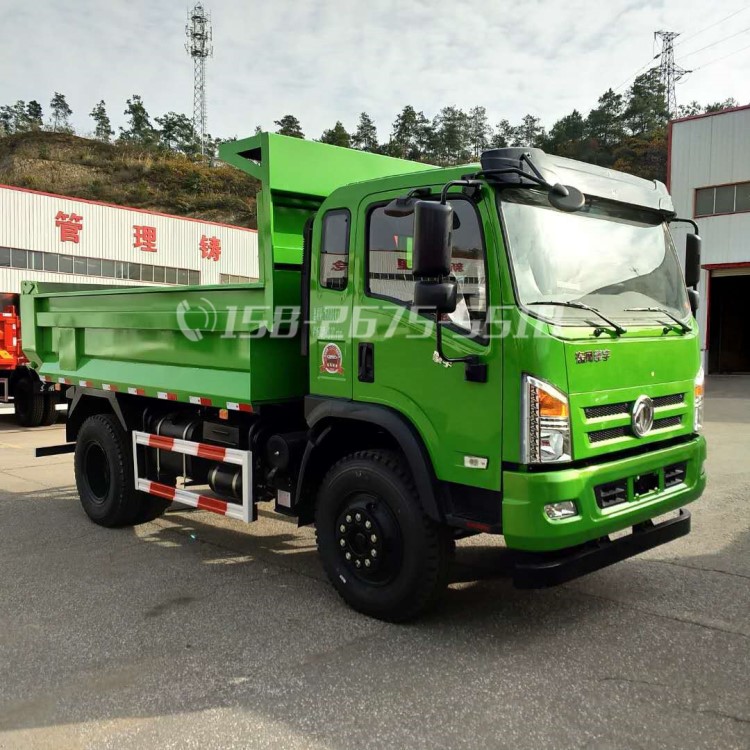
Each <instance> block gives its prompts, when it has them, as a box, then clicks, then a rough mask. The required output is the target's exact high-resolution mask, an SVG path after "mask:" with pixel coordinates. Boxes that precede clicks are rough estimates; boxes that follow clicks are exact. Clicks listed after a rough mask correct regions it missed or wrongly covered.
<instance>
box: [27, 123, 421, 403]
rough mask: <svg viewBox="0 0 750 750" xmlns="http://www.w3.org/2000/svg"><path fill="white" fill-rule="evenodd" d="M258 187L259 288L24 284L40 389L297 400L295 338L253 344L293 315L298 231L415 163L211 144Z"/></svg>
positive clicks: (284, 145) (306, 147)
mask: <svg viewBox="0 0 750 750" xmlns="http://www.w3.org/2000/svg"><path fill="white" fill-rule="evenodd" d="M220 155H221V157H222V159H223V160H224V161H226V162H228V163H230V164H233V165H234V166H236V167H238V168H240V169H243V170H244V171H247V172H249V173H250V174H251V175H253V176H254V177H256V178H257V179H259V180H260V181H261V185H262V188H261V190H260V192H259V193H258V196H257V206H258V230H259V234H258V244H259V252H260V258H259V260H260V264H259V265H260V269H261V272H260V279H259V280H258V281H257V282H253V283H248V284H238V285H230V286H196V287H179V286H177V287H168V288H165V287H111V286H110V287H104V286H93V285H92V286H75V285H69V284H44V283H37V282H24V285H23V290H22V292H23V293H22V295H21V320H22V327H23V348H24V352H25V353H26V356H27V357H28V358H29V360H30V361H31V363H32V366H33V367H35V368H37V370H38V372H39V374H40V375H41V376H42V377H43V378H44V379H47V380H51V381H53V382H60V383H65V384H72V385H83V386H87V387H91V388H103V389H105V390H115V389H116V390H119V391H122V392H128V391H129V392H131V393H135V394H137V395H144V396H151V397H158V398H168V399H171V400H176V401H185V402H191V401H192V402H194V403H204V404H206V405H211V406H217V407H219V408H225V407H228V408H230V409H247V408H250V406H251V405H255V404H259V403H262V402H268V401H278V400H284V399H291V398H296V397H299V396H302V395H304V394H305V393H306V391H307V380H308V378H307V364H306V362H305V361H304V358H303V357H302V355H301V354H300V351H301V348H300V340H299V334H297V335H295V336H290V335H288V334H286V335H283V336H275V337H274V336H268V335H262V334H264V332H265V329H268V328H271V327H272V324H273V310H274V309H275V308H278V307H279V306H285V307H298V306H299V301H300V264H301V262H302V238H303V227H304V225H305V222H306V221H307V219H308V218H309V217H310V216H312V215H314V213H315V212H316V211H317V209H318V208H319V206H320V205H321V203H322V202H323V200H324V199H325V198H326V197H327V196H328V195H330V194H331V192H333V191H334V190H336V189H337V188H339V187H341V186H343V185H346V184H348V183H350V182H359V181H362V180H366V179H373V178H377V177H385V176H390V175H396V174H405V173H407V172H415V171H421V170H424V169H430V167H429V166H427V165H424V164H416V163H414V162H408V161H403V160H400V159H392V158H389V157H385V156H379V155H376V154H369V153H363V152H360V151H354V150H352V149H344V148H337V147H334V146H327V145H325V144H320V143H313V142H310V141H302V140H300V139H297V138H286V137H284V136H279V135H273V134H269V133H262V134H260V135H257V136H254V137H252V138H247V139H245V140H241V141H235V142H233V143H226V144H222V146H221V148H220Z"/></svg>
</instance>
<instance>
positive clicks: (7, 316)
mask: <svg viewBox="0 0 750 750" xmlns="http://www.w3.org/2000/svg"><path fill="white" fill-rule="evenodd" d="M11 315H12V313H3V317H4V318H10V316H11Z"/></svg>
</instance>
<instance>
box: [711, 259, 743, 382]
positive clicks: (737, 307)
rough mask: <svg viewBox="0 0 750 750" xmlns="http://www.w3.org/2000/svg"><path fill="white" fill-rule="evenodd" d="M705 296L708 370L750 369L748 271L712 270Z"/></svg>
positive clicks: (715, 371)
mask: <svg viewBox="0 0 750 750" xmlns="http://www.w3.org/2000/svg"><path fill="white" fill-rule="evenodd" d="M728 270H729V269H727V271H728ZM725 273H726V272H725ZM708 300H709V309H708V316H709V318H708V320H709V331H708V371H709V373H722V372H723V373H729V372H750V274H742V275H735V276H730V275H725V274H724V273H721V274H717V273H716V271H714V272H712V273H711V281H710V288H709V294H708Z"/></svg>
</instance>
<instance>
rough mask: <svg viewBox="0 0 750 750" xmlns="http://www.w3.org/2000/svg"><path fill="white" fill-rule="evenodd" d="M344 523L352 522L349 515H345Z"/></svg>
mask: <svg viewBox="0 0 750 750" xmlns="http://www.w3.org/2000/svg"><path fill="white" fill-rule="evenodd" d="M346 522H347V523H351V522H352V517H351V516H349V515H347V517H346Z"/></svg>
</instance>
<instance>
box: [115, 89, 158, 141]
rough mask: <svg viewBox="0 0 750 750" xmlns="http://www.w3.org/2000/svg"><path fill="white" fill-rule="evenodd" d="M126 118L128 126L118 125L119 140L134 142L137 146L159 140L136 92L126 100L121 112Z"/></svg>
mask: <svg viewBox="0 0 750 750" xmlns="http://www.w3.org/2000/svg"><path fill="white" fill-rule="evenodd" d="M123 114H125V115H126V116H127V118H128V127H127V128H123V127H120V140H121V141H125V143H135V144H138V145H139V146H154V145H156V143H157V142H158V140H159V133H158V131H157V130H155V128H154V126H153V125H152V124H151V119H150V118H149V114H148V112H147V111H146V107H145V106H144V105H143V99H141V97H140V96H139V95H138V94H133V96H132V97H131V98H130V99H128V100H127V106H126V108H125V111H124V112H123Z"/></svg>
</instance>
